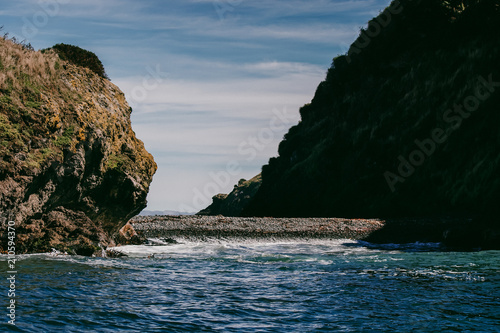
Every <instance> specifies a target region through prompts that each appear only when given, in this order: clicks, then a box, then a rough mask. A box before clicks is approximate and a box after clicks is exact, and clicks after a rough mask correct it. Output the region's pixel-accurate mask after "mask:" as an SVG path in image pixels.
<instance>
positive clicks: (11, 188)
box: [0, 39, 156, 254]
mask: <svg viewBox="0 0 500 333" xmlns="http://www.w3.org/2000/svg"><path fill="white" fill-rule="evenodd" d="M75 49H76V48H75ZM79 50H81V49H79ZM66 51H68V50H66ZM89 54H90V53H89ZM62 58H63V57H59V56H58V55H57V54H56V52H55V51H53V50H45V51H44V53H42V52H35V51H32V50H30V49H29V48H26V47H23V46H22V45H18V44H15V43H13V42H11V41H9V40H4V39H0V128H1V131H0V220H1V229H2V230H1V234H2V236H3V238H2V243H1V245H0V247H1V248H0V250H2V251H5V249H6V235H7V234H6V233H5V229H6V225H7V222H8V221H15V223H16V238H17V239H16V241H17V248H16V251H17V253H25V252H41V251H50V250H51V248H56V249H58V250H62V251H68V252H70V253H78V254H92V253H94V252H96V251H100V249H99V244H100V245H101V246H103V247H105V246H108V245H113V244H114V243H115V242H114V236H115V235H116V234H117V231H118V230H119V229H120V228H121V227H123V225H124V224H125V223H126V222H127V221H128V220H129V218H131V217H132V216H134V215H136V214H137V213H138V212H140V211H141V210H142V209H143V208H144V207H145V206H146V195H147V193H148V190H149V184H150V182H151V180H152V177H153V174H154V173H155V171H156V164H155V162H154V160H153V157H152V156H151V155H150V154H149V153H148V152H147V151H146V150H145V149H144V145H143V143H142V142H141V141H140V140H138V139H137V138H136V137H135V134H134V132H133V130H132V127H131V123H130V113H131V111H132V110H131V108H130V107H129V105H128V104H127V102H126V100H125V96H124V94H123V93H122V92H121V91H120V90H119V89H118V87H116V86H115V85H114V84H112V83H111V82H110V81H109V80H107V79H105V78H104V77H103V76H105V75H103V73H104V72H102V73H99V75H98V74H97V73H96V72H94V71H92V70H90V69H89V68H85V67H82V66H77V65H75V64H74V63H71V62H68V61H65V60H63V59H62ZM66 58H67V60H71V59H70V58H71V56H69V57H65V59H66ZM99 63H100V62H99Z"/></svg>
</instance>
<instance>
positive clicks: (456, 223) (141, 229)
mask: <svg viewBox="0 0 500 333" xmlns="http://www.w3.org/2000/svg"><path fill="white" fill-rule="evenodd" d="M130 223H131V225H132V226H133V227H134V229H135V230H136V232H137V233H138V234H140V235H141V236H142V237H144V238H147V239H157V240H160V241H162V242H164V243H176V242H183V241H200V242H219V241H249V240H257V241H284V240H314V239H352V240H363V241H368V242H371V243H376V244H377V243H378V244H386V243H396V244H403V243H416V242H421V243H442V244H443V245H444V246H446V247H447V248H448V249H452V250H453V249H458V250H463V249H467V250H468V249H492V248H495V244H497V241H498V239H499V235H498V233H496V234H495V233H494V232H492V231H491V230H485V229H483V230H480V229H478V228H476V222H475V221H474V220H473V219H468V218H452V217H447V218H439V219H437V218H433V219H432V218H414V219H412V218H407V219H388V220H382V219H345V218H271V217H226V216H222V215H218V216H160V215H157V216H136V217H134V218H133V219H132V220H131V221H130Z"/></svg>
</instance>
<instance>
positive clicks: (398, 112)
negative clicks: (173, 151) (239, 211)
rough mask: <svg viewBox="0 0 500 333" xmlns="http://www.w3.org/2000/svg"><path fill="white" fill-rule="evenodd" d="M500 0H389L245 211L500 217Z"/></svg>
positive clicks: (288, 138)
mask: <svg viewBox="0 0 500 333" xmlns="http://www.w3.org/2000/svg"><path fill="white" fill-rule="evenodd" d="M499 6H500V5H499V4H498V2H497V1H488V0H474V1H456V2H454V1H438V0H425V1H424V0H422V1H409V0H408V1H405V0H401V1H395V2H393V4H392V5H391V7H389V9H387V10H386V11H384V12H383V13H381V14H380V15H379V16H378V17H377V18H375V19H373V20H372V21H370V23H369V26H368V29H366V30H362V32H361V34H360V37H359V38H358V39H357V40H356V41H355V43H354V44H353V45H352V46H351V49H350V50H349V52H348V54H347V55H344V56H339V57H337V58H335V59H334V61H333V64H332V67H331V68H330V69H329V70H328V74H327V77H326V79H325V81H323V82H321V83H320V84H319V86H318V88H317V91H316V93H315V96H314V98H313V100H312V102H311V103H310V104H307V105H305V106H304V107H302V108H301V110H300V114H301V121H300V123H299V124H298V125H297V126H294V127H292V128H291V129H290V131H289V132H288V133H287V134H286V135H285V138H284V140H283V141H282V142H281V144H280V146H279V157H277V158H272V159H271V160H270V161H269V164H268V165H266V166H264V167H263V169H262V185H261V187H260V189H259V191H258V192H257V194H256V196H255V197H254V199H253V200H252V202H251V203H250V204H249V205H248V206H247V207H246V208H245V209H244V211H243V215H246V216H274V217H287V216H293V217H313V216H317V217H329V216H337V217H366V218H368V217H395V216H440V215H450V214H451V215H457V214H458V215H461V216H478V215H484V216H488V218H493V219H494V220H495V221H494V222H491V221H488V222H487V223H497V221H498V208H496V207H497V206H498V203H497V202H496V201H497V200H498V198H499V197H500V177H499V175H500V159H499V156H500V132H499V131H498V124H499V123H500V112H498V105H499V103H500V66H499V64H500V62H499V60H500V44H499V39H498V31H499V28H500V13H499V12H500V8H499Z"/></svg>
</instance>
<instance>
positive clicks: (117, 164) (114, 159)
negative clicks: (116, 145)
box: [105, 154, 127, 170]
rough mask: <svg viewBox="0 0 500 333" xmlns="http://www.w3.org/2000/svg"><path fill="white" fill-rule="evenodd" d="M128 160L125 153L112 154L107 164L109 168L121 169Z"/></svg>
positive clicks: (106, 166)
mask: <svg viewBox="0 0 500 333" xmlns="http://www.w3.org/2000/svg"><path fill="white" fill-rule="evenodd" d="M126 161H127V157H126V156H124V155H118V154H112V155H110V156H109V157H108V160H107V162H106V164H105V168H106V169H107V170H114V169H120V168H121V167H122V166H123V165H124V164H125V163H126Z"/></svg>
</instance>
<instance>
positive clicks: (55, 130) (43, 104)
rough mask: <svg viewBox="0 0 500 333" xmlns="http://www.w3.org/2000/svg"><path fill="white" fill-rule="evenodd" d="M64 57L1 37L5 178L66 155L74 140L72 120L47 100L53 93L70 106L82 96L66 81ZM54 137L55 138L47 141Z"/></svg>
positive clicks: (1, 164) (1, 168) (0, 129)
mask: <svg viewBox="0 0 500 333" xmlns="http://www.w3.org/2000/svg"><path fill="white" fill-rule="evenodd" d="M60 62H61V60H60V59H59V58H58V56H57V55H56V54H54V53H52V54H42V53H41V52H36V51H34V50H33V49H32V48H31V47H30V46H29V45H28V46H27V45H25V44H23V43H18V42H17V41H16V40H10V39H7V38H6V35H4V37H3V38H1V37H0V179H2V178H3V177H4V176H5V175H7V174H17V175H23V174H31V173H33V172H36V170H37V169H39V168H41V167H43V165H44V162H45V161H48V160H62V148H64V147H65V146H67V145H68V144H69V143H70V142H69V141H71V140H73V138H72V137H71V135H70V134H69V132H68V129H69V128H70V125H69V124H64V123H63V122H62V121H61V119H60V117H59V116H58V115H57V114H56V113H55V111H54V110H53V109H52V108H51V106H50V105H47V96H51V97H55V98H56V100H57V99H59V100H61V101H65V102H67V103H58V104H61V106H62V107H63V108H65V107H66V108H70V109H71V107H72V105H71V103H72V101H75V102H76V101H77V100H78V96H77V94H75V93H74V92H72V91H70V89H69V88H68V87H66V86H65V85H64V84H61V75H62V72H61V65H60ZM63 104H64V105H63ZM73 107H74V106H73ZM50 137H53V140H52V143H51V141H50V140H49V141H48V142H47V138H50ZM70 137H71V138H70Z"/></svg>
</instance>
